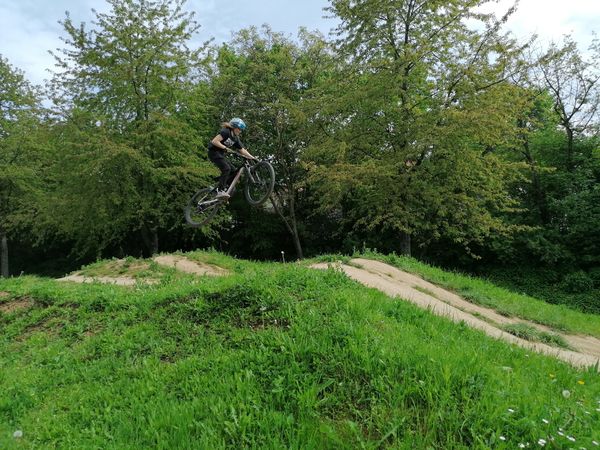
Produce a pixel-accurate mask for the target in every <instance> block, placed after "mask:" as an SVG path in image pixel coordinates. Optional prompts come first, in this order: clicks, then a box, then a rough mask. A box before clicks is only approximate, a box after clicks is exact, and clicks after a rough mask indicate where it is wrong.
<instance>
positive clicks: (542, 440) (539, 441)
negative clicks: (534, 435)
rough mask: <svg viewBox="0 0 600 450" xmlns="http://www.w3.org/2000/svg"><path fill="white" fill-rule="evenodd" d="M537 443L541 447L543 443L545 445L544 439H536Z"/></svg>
mask: <svg viewBox="0 0 600 450" xmlns="http://www.w3.org/2000/svg"><path fill="white" fill-rule="evenodd" d="M538 445H541V446H542V447H543V446H544V445H546V440H545V439H540V440H538Z"/></svg>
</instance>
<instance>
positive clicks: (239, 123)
mask: <svg viewBox="0 0 600 450" xmlns="http://www.w3.org/2000/svg"><path fill="white" fill-rule="evenodd" d="M229 124H230V125H231V126H232V127H233V128H239V129H240V130H245V129H246V123H245V122H244V121H243V120H242V119H240V118H239V117H234V118H233V119H231V120H230V121H229Z"/></svg>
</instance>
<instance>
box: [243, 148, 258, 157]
mask: <svg viewBox="0 0 600 450" xmlns="http://www.w3.org/2000/svg"><path fill="white" fill-rule="evenodd" d="M240 153H241V154H242V155H244V156H247V157H248V158H251V159H256V158H255V157H254V156H252V155H251V154H250V152H249V151H248V150H246V149H245V148H243V147H242V148H241V149H240Z"/></svg>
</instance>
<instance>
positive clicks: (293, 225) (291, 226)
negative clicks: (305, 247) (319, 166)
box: [271, 194, 304, 259]
mask: <svg viewBox="0 0 600 450" xmlns="http://www.w3.org/2000/svg"><path fill="white" fill-rule="evenodd" d="M271 201H272V203H273V207H274V208H275V211H276V212H277V214H278V215H279V217H281V220H283V223H284V225H285V227H286V228H287V230H288V231H289V233H290V234H291V235H292V239H293V241H294V247H295V248H296V256H297V257H298V259H303V258H304V252H303V251H302V244H301V242H300V235H299V234H298V221H297V220H296V206H295V197H294V194H291V195H290V198H289V213H290V216H289V218H288V217H286V216H285V215H284V214H283V211H282V209H283V208H284V206H283V202H282V201H281V202H280V203H281V205H278V204H277V194H274V195H273V198H271Z"/></svg>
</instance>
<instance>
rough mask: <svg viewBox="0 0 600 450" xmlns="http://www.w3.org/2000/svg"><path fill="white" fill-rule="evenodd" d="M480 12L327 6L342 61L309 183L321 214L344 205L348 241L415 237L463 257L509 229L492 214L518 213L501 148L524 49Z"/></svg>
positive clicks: (456, 3)
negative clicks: (458, 249) (449, 246)
mask: <svg viewBox="0 0 600 450" xmlns="http://www.w3.org/2000/svg"><path fill="white" fill-rule="evenodd" d="M484 3H486V2H485V1H473V0H452V1H447V2H428V1H416V0H396V1H385V2H383V1H378V0H359V1H352V2H350V1H347V0H334V1H332V2H331V7H330V8H329V10H330V12H332V13H333V14H334V15H336V16H337V17H338V18H339V19H340V20H341V23H340V25H339V27H338V29H337V32H338V35H339V36H340V38H339V40H338V42H337V44H338V48H339V50H340V52H341V57H342V58H343V59H344V60H345V61H349V64H348V66H347V68H346V70H345V71H344V72H343V73H342V77H341V78H340V80H339V81H338V82H337V83H332V84H331V91H330V94H329V97H328V98H326V99H321V104H322V105H323V109H322V111H321V114H323V115H327V116H328V117H329V118H330V121H329V124H328V125H327V126H326V128H325V129H324V131H323V137H324V139H323V141H322V143H321V144H320V147H321V148H320V149H319V148H318V146H314V148H313V150H312V153H313V160H314V164H315V165H314V170H313V172H312V173H313V177H312V179H313V180H314V181H315V183H316V184H320V186H321V189H320V192H319V193H320V196H321V198H322V200H323V202H322V205H323V208H325V209H339V208H340V207H341V205H344V204H349V205H350V206H351V207H350V208H349V209H346V210H344V211H341V212H340V214H339V216H340V217H342V218H343V219H342V220H343V221H345V222H346V223H347V224H348V226H350V227H351V230H352V232H355V233H361V232H363V230H371V231H377V232H378V233H382V234H384V235H386V236H388V237H389V238H390V239H392V240H394V241H395V242H396V244H395V247H396V248H400V250H401V251H402V252H403V253H410V252H411V241H412V238H416V239H417V240H418V242H419V244H420V245H427V243H429V242H432V241H435V240H438V239H440V238H442V237H445V238H447V239H450V240H452V241H453V242H454V243H455V244H458V245H460V246H462V247H463V248H465V249H466V250H467V252H470V248H471V246H472V244H476V243H481V242H483V241H484V240H485V239H486V238H487V237H489V236H490V235H491V234H492V233H505V232H508V231H509V229H510V227H509V226H508V225H507V224H506V223H505V222H504V221H503V220H502V218H501V215H500V214H499V213H500V212H501V211H506V210H510V209H511V208H513V207H514V206H515V201H514V199H513V198H511V197H510V196H509V195H508V186H510V184H511V183H512V182H513V181H514V180H515V179H516V178H518V177H520V173H519V170H518V167H517V166H515V165H514V164H511V163H509V162H507V161H506V160H505V159H504V158H503V157H502V155H501V154H500V152H499V149H500V148H503V147H506V146H507V145H509V144H510V143H511V142H512V141H514V140H515V139H516V138H517V128H516V126H515V117H516V116H517V115H518V113H519V110H520V108H521V107H522V100H521V97H520V95H519V94H520V90H519V89H518V88H516V87H515V86H514V85H512V84H511V83H510V82H509V80H510V77H511V76H512V75H515V74H518V73H519V72H520V71H521V70H523V64H522V63H521V62H520V59H519V54H520V51H521V50H522V49H521V48H519V47H518V46H517V45H516V44H515V42H513V41H512V40H511V39H509V38H508V37H507V36H504V35H502V34H501V33H500V28H501V25H502V22H503V20H504V18H502V19H500V20H497V19H495V17H494V16H493V15H489V14H481V13H476V12H475V8H476V7H478V6H481V5H483V4H484ZM509 13H510V11H509ZM467 19H475V20H478V21H479V23H480V25H481V27H480V28H479V29H476V28H469V27H468V25H467ZM319 180H325V182H322V183H319Z"/></svg>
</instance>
